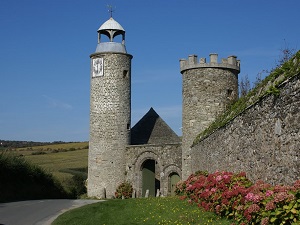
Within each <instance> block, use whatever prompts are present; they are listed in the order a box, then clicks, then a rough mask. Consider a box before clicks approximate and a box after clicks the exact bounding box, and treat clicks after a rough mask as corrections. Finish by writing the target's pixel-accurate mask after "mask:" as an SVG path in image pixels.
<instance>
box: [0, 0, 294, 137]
mask: <svg viewBox="0 0 300 225" xmlns="http://www.w3.org/2000/svg"><path fill="white" fill-rule="evenodd" d="M107 5H112V6H113V7H114V12H113V18H114V19H115V20H116V21H118V22H119V23H120V24H121V25H122V26H123V28H124V29H125V30H126V49H127V52H128V53H129V54H131V55H133V59H132V71H131V75H132V101H131V104H132V126H133V125H134V124H135V123H137V122H138V120H139V119H141V118H142V116H143V115H144V114H145V113H147V111H148V110H149V109H150V107H153V108H154V110H155V111H156V112H157V113H158V114H159V115H160V116H161V118H162V119H163V120H164V121H165V122H166V123H167V124H168V125H169V126H170V127H171V128H172V129H173V130H174V131H175V132H176V133H177V134H178V135H181V123H182V115H181V113H182V93H181V91H182V88H181V85H182V78H181V74H180V68H179V59H182V58H187V57H188V55H192V54H196V55H198V58H202V57H206V58H207V60H208V58H209V54H210V53H218V54H219V61H221V58H227V57H228V56H230V55H236V56H237V57H238V59H240V60H241V73H240V75H239V76H240V77H243V76H246V75H247V76H248V78H249V79H250V81H251V82H254V81H255V78H256V76H257V74H259V73H260V72H261V71H262V70H270V69H271V68H273V67H274V66H275V65H276V60H278V59H279V58H280V50H281V49H283V48H286V47H288V48H291V49H296V50H298V49H299V48H300V38H299V37H300V14H299V9H300V1H299V0H272V1H271V0H269V1H268V0H151V1H148V0H144V1H141V0H76V1H74V0H0V34H1V36H0V77H1V80H0V140H24V141H42V142H43V141H45V142H52V141H88V139H89V104H90V103H89V98H90V57H89V56H90V54H92V53H94V52H95V50H96V46H97V30H98V28H99V27H100V26H101V24H103V23H104V22H105V21H106V20H108V19H109V17H110V14H109V12H108V8H107Z"/></svg>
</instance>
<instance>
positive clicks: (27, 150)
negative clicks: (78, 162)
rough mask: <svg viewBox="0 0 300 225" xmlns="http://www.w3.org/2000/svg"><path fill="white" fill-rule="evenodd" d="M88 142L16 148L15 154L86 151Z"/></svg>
mask: <svg viewBox="0 0 300 225" xmlns="http://www.w3.org/2000/svg"><path fill="white" fill-rule="evenodd" d="M88 146H89V143H88V142H72V143H64V144H51V145H42V146H34V147H27V148H17V149H16V151H17V152H22V153H24V154H26V155H27V154H31V153H32V152H34V151H53V150H76V149H88Z"/></svg>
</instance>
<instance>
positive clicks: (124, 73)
mask: <svg viewBox="0 0 300 225" xmlns="http://www.w3.org/2000/svg"><path fill="white" fill-rule="evenodd" d="M123 78H128V70H123Z"/></svg>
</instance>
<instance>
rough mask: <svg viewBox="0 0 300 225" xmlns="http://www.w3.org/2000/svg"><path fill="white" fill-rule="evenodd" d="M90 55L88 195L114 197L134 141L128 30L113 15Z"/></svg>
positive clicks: (100, 29) (121, 180) (102, 30)
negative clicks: (130, 145) (129, 145)
mask: <svg viewBox="0 0 300 225" xmlns="http://www.w3.org/2000/svg"><path fill="white" fill-rule="evenodd" d="M120 36H121V38H120ZM103 37H104V38H106V39H105V41H103V40H104V39H103ZM116 37H118V38H117V39H116ZM115 40H120V41H119V42H118V41H115ZM90 58H91V93H90V142H89V162H88V163H89V166H88V187H87V191H88V196H96V197H99V198H111V197H112V196H114V192H115V191H116V187H117V186H118V185H119V184H120V183H122V182H123V181H124V180H125V173H124V171H125V146H127V145H128V144H130V127H131V125H130V120H131V118H130V117H131V59H132V55H129V54H127V51H126V47H125V30H124V29H123V27H122V26H121V25H120V24H119V23H118V22H117V21H115V20H114V19H113V18H112V17H111V18H110V19H109V20H107V21H106V22H105V23H104V24H102V25H101V26H100V28H99V29H98V45H97V48H96V52H95V53H93V54H91V55H90Z"/></svg>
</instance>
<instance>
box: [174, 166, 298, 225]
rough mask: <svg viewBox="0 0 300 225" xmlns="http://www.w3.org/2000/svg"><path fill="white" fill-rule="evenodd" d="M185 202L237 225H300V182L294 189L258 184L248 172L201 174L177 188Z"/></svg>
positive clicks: (192, 176) (193, 175) (259, 182)
mask: <svg viewBox="0 0 300 225" xmlns="http://www.w3.org/2000/svg"><path fill="white" fill-rule="evenodd" d="M176 193H177V195H179V196H180V198H181V199H187V200H188V201H189V202H193V203H196V204H198V206H199V207H201V208H203V209H205V210H207V211H212V212H215V213H217V214H219V215H221V216H224V217H227V218H228V219H233V220H235V221H236V222H237V224H244V225H247V224H262V225H267V224H300V180H299V181H297V182H295V184H294V185H293V186H283V185H276V186H272V185H270V184H267V183H264V182H263V181H257V182H256V183H255V184H253V183H252V182H251V181H250V180H248V179H247V178H246V174H245V173H238V174H234V173H231V172H224V171H223V172H218V171H217V172H215V173H213V174H208V173H207V172H197V173H195V174H192V175H191V176H189V178H188V179H187V180H186V181H180V182H179V183H178V184H177V185H176Z"/></svg>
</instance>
